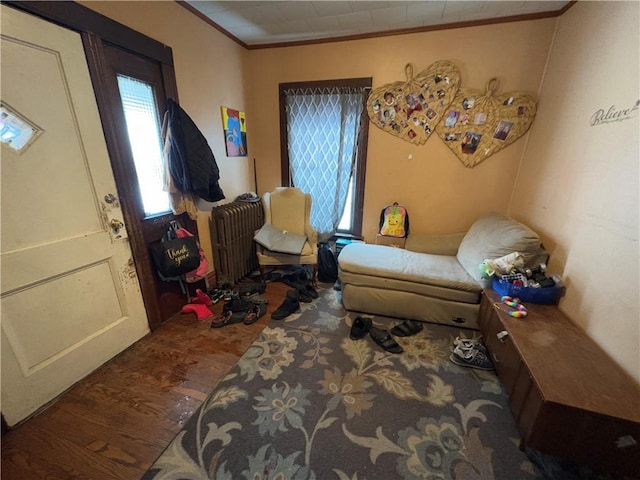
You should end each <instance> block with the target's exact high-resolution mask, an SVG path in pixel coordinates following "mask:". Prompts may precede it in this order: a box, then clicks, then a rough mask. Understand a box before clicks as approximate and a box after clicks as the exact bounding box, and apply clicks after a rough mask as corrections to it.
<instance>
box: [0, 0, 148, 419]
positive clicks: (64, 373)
mask: <svg viewBox="0 0 640 480" xmlns="http://www.w3.org/2000/svg"><path fill="white" fill-rule="evenodd" d="M1 8H2V11H1V15H2V29H1V37H2V64H1V69H2V72H1V73H2V91H1V99H2V102H3V106H6V107H7V108H9V107H10V108H11V109H12V110H13V111H14V112H16V114H17V115H19V116H21V117H22V118H23V119H25V120H27V121H29V122H32V123H33V124H35V125H37V126H38V127H40V129H41V130H42V133H41V134H40V136H39V137H38V138H37V139H36V140H35V141H34V142H33V143H32V144H31V145H30V146H28V147H27V148H26V149H23V151H22V152H20V153H17V152H16V151H14V150H13V149H12V148H11V147H10V146H7V145H6V144H3V145H2V158H1V175H2V178H1V183H2V185H1V187H2V191H1V196H2V204H1V208H2V210H1V214H2V215H1V229H2V230H1V231H2V244H1V251H0V255H1V256H0V262H1V274H2V277H1V282H0V283H1V292H0V295H1V296H0V308H1V315H2V316H1V327H2V328H1V330H2V344H1V349H2V351H1V358H2V395H1V397H2V404H1V407H0V408H1V410H2V413H3V415H4V416H5V419H6V420H7V423H8V424H9V425H14V424H15V423H17V422H19V421H20V420H22V419H24V418H25V417H27V416H28V415H29V414H31V413H33V412H34V411H36V410H37V409H38V408H39V407H41V406H42V405H43V404H45V403H46V402H48V401H49V400H51V399H53V398H54V397H56V396H57V395H58V394H60V393H61V392H63V391H64V390H66V389H67V388H69V387H70V386H71V385H73V384H74V383H75V382H77V381H78V380H79V379H81V378H82V377H84V376H86V375H87V374H88V373H90V372H91V371H93V370H95V369H96V368H97V367H98V366H100V365H101V364H103V363H104V362H105V361H107V360H108V359H110V358H112V357H113V356H114V355H116V354H117V353H119V352H121V351H122V350H124V349H125V348H126V347H128V346H129V345H131V344H132V343H133V342H135V341H136V340H137V339H139V338H140V337H142V336H144V335H145V334H146V333H147V332H148V331H149V326H148V322H147V316H146V313H145V310H144V305H143V302H142V296H141V293H140V286H139V283H138V278H137V276H136V270H135V267H134V264H133V260H132V256H131V250H130V246H129V242H128V239H127V232H126V228H121V229H120V230H119V231H118V232H114V231H113V229H112V228H111V227H110V222H111V221H112V220H117V221H122V218H123V217H122V213H121V210H120V207H119V202H118V195H117V192H116V189H115V182H114V179H113V174H112V171H111V166H110V163H109V157H108V153H107V149H106V144H105V140H104V136H103V132H102V126H101V124H100V118H99V115H98V110H97V106H96V101H95V97H94V94H93V89H92V85H91V80H90V77H89V71H88V69H87V63H86V60H85V55H84V50H83V46H82V41H81V38H80V35H79V34H77V33H75V32H72V31H70V30H67V29H64V28H61V27H58V26H56V25H54V24H51V23H48V22H46V21H44V20H41V19H38V18H37V17H33V16H31V15H28V14H25V13H22V12H19V11H16V10H14V9H12V8H9V7H7V6H5V5H2V6H1Z"/></svg>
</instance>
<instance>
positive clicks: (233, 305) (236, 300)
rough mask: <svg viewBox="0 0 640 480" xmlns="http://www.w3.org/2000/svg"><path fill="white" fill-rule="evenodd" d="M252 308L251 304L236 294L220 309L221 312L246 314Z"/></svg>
mask: <svg viewBox="0 0 640 480" xmlns="http://www.w3.org/2000/svg"><path fill="white" fill-rule="evenodd" d="M252 306H253V303H251V302H248V301H246V300H244V299H242V298H240V296H239V295H238V294H236V295H232V296H231V298H230V299H229V300H227V301H226V302H225V304H224V307H222V311H223V312H234V313H236V312H248V311H249V309H250V308H251V307H252Z"/></svg>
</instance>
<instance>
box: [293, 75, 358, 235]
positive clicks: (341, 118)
mask: <svg viewBox="0 0 640 480" xmlns="http://www.w3.org/2000/svg"><path fill="white" fill-rule="evenodd" d="M284 93H285V98H286V101H285V105H286V113H287V140H288V153H289V169H290V175H291V182H292V184H293V185H294V186H296V187H298V188H300V189H301V190H302V191H304V192H307V193H310V194H311V197H312V199H313V203H312V207H311V224H312V225H313V227H314V228H315V229H316V230H317V231H318V239H319V241H325V240H327V239H329V238H330V237H331V236H332V235H334V234H335V232H336V229H337V228H338V224H339V222H340V218H341V217H342V212H343V211H344V207H345V203H346V200H347V194H348V192H349V181H350V180H351V175H352V173H353V169H354V166H355V162H356V157H357V139H358V132H359V129H360V116H361V114H362V111H363V108H364V101H365V98H366V96H367V94H368V90H367V89H365V88H351V87H327V88H314V89H309V88H301V89H291V90H285V92H284Z"/></svg>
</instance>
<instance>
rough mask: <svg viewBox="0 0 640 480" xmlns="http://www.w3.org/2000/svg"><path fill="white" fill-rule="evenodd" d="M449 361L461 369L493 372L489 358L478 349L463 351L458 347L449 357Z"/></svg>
mask: <svg viewBox="0 0 640 480" xmlns="http://www.w3.org/2000/svg"><path fill="white" fill-rule="evenodd" d="M449 360H451V361H452V362H453V363H455V364H456V365H460V366H461V367H470V368H477V369H478V370H493V363H491V359H489V356H488V355H487V354H486V353H484V352H482V351H481V350H479V349H477V348H471V349H469V350H462V349H461V348H460V347H456V348H455V349H454V350H453V353H452V354H451V355H450V356H449Z"/></svg>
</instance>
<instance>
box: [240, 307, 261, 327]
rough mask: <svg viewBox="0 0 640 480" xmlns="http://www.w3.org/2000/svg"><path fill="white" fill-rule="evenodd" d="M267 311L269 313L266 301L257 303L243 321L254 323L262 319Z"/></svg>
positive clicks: (248, 323) (249, 323)
mask: <svg viewBox="0 0 640 480" xmlns="http://www.w3.org/2000/svg"><path fill="white" fill-rule="evenodd" d="M265 313H267V305H266V304H265V303H256V304H254V305H253V306H252V307H251V308H250V309H249V311H248V312H247V313H246V315H245V316H244V321H243V323H244V324H245V325H252V324H254V323H256V322H257V321H258V320H260V318H261V317H262V316H263V315H264V314H265Z"/></svg>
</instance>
